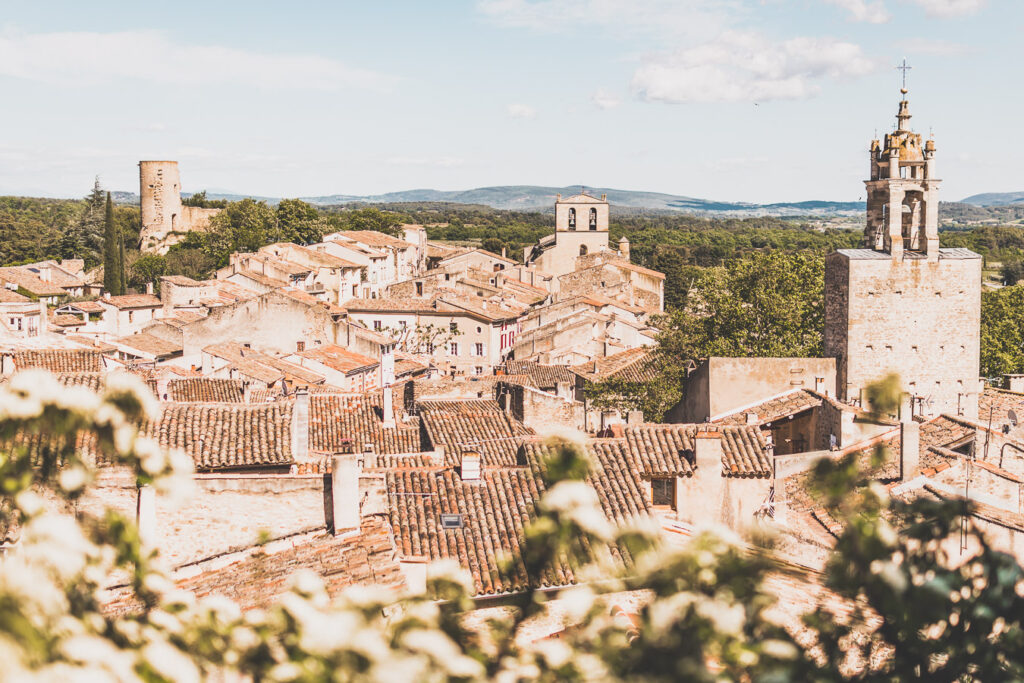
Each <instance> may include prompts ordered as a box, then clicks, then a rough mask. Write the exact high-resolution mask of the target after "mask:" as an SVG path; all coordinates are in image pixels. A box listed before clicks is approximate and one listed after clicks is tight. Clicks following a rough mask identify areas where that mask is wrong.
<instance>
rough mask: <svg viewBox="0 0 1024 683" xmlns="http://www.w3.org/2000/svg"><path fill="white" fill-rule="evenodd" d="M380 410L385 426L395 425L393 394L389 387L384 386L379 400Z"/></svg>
mask: <svg viewBox="0 0 1024 683" xmlns="http://www.w3.org/2000/svg"><path fill="white" fill-rule="evenodd" d="M381 412H382V416H383V420H384V426H385V427H394V426H395V405H394V396H393V395H392V391H391V387H390V385H389V386H386V387H384V392H383V397H382V400H381Z"/></svg>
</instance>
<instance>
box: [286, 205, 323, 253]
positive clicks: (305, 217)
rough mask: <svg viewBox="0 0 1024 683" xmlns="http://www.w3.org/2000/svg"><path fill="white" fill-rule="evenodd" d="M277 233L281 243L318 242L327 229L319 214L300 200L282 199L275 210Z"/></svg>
mask: <svg viewBox="0 0 1024 683" xmlns="http://www.w3.org/2000/svg"><path fill="white" fill-rule="evenodd" d="M275 213H276V215H277V226H278V232H279V233H280V236H281V237H280V239H281V241H283V242H294V243H296V244H312V243H313V242H319V241H320V239H321V238H322V237H323V236H324V233H325V232H326V229H327V223H325V222H324V221H323V220H322V219H321V218H320V212H319V211H317V210H316V208H315V207H313V206H310V205H309V204H307V203H306V202H304V201H302V200H301V199H282V200H281V201H280V202H279V203H278V205H277V210H276V212H275Z"/></svg>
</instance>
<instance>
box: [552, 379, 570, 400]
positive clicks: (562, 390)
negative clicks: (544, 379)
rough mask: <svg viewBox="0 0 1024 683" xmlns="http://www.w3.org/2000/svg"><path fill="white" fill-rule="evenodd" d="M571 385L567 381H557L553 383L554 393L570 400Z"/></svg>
mask: <svg viewBox="0 0 1024 683" xmlns="http://www.w3.org/2000/svg"><path fill="white" fill-rule="evenodd" d="M572 394H573V386H572V384H571V383H569V382H557V383H556V384H555V395H556V396H561V397H562V398H564V399H567V400H572V398H573V395H572Z"/></svg>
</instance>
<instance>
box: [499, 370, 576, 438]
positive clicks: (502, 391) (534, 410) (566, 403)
mask: <svg viewBox="0 0 1024 683" xmlns="http://www.w3.org/2000/svg"><path fill="white" fill-rule="evenodd" d="M495 393H496V398H497V399H498V402H499V403H500V402H502V401H503V400H504V401H507V406H508V408H507V409H508V410H509V412H511V413H512V416H513V417H515V418H516V419H517V420H519V421H520V422H522V423H523V424H525V425H526V426H527V427H530V428H532V429H534V430H535V431H536V432H537V433H538V434H543V433H545V432H551V431H554V430H565V429H570V430H582V429H583V427H584V425H583V404H582V403H580V402H579V401H570V400H567V399H565V398H562V397H561V396H555V395H553V394H549V393H547V392H544V391H540V390H539V389H534V388H533V387H524V386H522V385H520V384H506V383H504V382H499V383H498V384H497V385H496V386H495ZM504 397H507V398H504Z"/></svg>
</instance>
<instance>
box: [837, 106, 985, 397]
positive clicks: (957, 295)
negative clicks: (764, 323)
mask: <svg viewBox="0 0 1024 683" xmlns="http://www.w3.org/2000/svg"><path fill="white" fill-rule="evenodd" d="M902 92H903V94H904V95H906V90H903V91H902ZM909 120H910V112H909V105H908V102H907V100H906V98H905V97H904V99H903V100H902V101H901V102H900V105H899V113H898V115H897V121H898V125H897V127H896V130H895V131H894V132H892V133H891V134H889V135H886V136H885V144H884V145H882V144H880V143H879V142H878V141H877V140H875V141H873V142H872V143H871V179H870V180H868V181H866V184H867V189H868V200H867V202H868V205H867V215H868V220H867V226H866V228H865V233H864V243H865V244H864V248H862V249H840V250H838V251H836V252H835V253H833V254H830V255H829V256H828V258H827V259H826V262H825V354H826V355H827V356H831V357H834V358H835V359H836V369H837V385H838V386H837V390H838V395H839V398H840V399H841V400H846V401H857V400H858V399H861V398H862V397H861V392H862V391H863V390H864V388H865V387H866V386H867V385H868V384H870V383H871V382H873V381H875V380H878V379H880V378H882V377H884V376H886V375H887V374H889V373H897V374H898V375H899V376H900V378H901V381H902V384H903V390H904V391H905V392H907V393H909V394H910V395H911V396H912V397H913V399H914V411H915V413H917V414H924V415H938V414H940V413H950V414H953V415H962V416H966V417H976V416H977V414H978V392H979V380H978V373H979V353H980V346H979V344H980V324H981V323H980V319H981V256H979V255H978V254H975V253H974V252H972V251H970V250H968V249H940V248H939V239H938V196H937V192H938V187H939V180H938V179H936V177H935V143H934V141H932V140H928V142H927V143H925V144H924V145H923V146H922V144H921V136H920V135H919V134H917V133H913V132H911V131H910V130H909Z"/></svg>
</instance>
